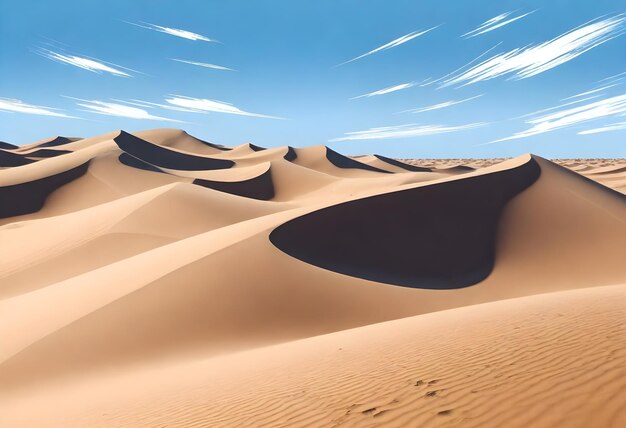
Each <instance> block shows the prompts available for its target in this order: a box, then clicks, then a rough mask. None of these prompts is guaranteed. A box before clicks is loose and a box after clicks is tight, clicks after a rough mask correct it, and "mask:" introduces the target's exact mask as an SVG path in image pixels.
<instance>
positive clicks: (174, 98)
mask: <svg viewBox="0 0 626 428" xmlns="http://www.w3.org/2000/svg"><path fill="white" fill-rule="evenodd" d="M165 102H166V103H168V104H170V105H171V106H174V107H177V108H182V109H185V110H186V111H189V112H193V113H226V114H235V115H239V116H251V117H260V118H265V119H284V118H282V117H276V116H268V115H265V114H259V113H251V112H249V111H244V110H241V109H239V108H238V107H235V106H234V105H233V104H231V103H226V102H223V101H216V100H208V99H204V98H193V97H185V96H181V95H170V97H169V98H166V99H165Z"/></svg>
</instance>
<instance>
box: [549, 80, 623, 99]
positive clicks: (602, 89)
mask: <svg viewBox="0 0 626 428" xmlns="http://www.w3.org/2000/svg"><path fill="white" fill-rule="evenodd" d="M614 86H617V83H616V84H613V85H607V86H603V87H601V88H597V89H592V90H590V91H585V92H581V93H580V94H576V95H572V96H571V97H567V98H563V99H562V100H561V101H567V100H573V99H574V98H581V97H586V96H588V95H591V94H595V93H598V92H602V91H604V90H606V89H609V88H612V87H614Z"/></svg>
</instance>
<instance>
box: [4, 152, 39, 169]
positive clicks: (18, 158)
mask: <svg viewBox="0 0 626 428" xmlns="http://www.w3.org/2000/svg"><path fill="white" fill-rule="evenodd" d="M33 162H36V161H35V160H34V159H29V158H27V157H24V156H22V155H21V154H19V153H13V152H11V151H8V150H4V149H2V148H0V168H6V167H14V166H22V165H27V164H29V163H33Z"/></svg>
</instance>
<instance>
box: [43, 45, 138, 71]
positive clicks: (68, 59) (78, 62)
mask: <svg viewBox="0 0 626 428" xmlns="http://www.w3.org/2000/svg"><path fill="white" fill-rule="evenodd" d="M35 53H37V54H38V55H41V56H43V57H44V58H48V59H50V60H52V61H55V62H59V63H61V64H68V65H73V66H74V67H78V68H82V69H83V70H87V71H91V72H92V73H97V74H103V73H108V74H112V75H114V76H119V77H132V75H130V74H129V73H127V72H126V71H123V70H127V71H135V70H131V69H129V68H126V67H122V66H120V65H117V64H113V63H110V62H106V61H102V60H99V59H95V58H89V57H82V56H77V55H66V54H62V53H59V52H54V51H51V50H49V49H44V48H39V49H37V50H36V51H35Z"/></svg>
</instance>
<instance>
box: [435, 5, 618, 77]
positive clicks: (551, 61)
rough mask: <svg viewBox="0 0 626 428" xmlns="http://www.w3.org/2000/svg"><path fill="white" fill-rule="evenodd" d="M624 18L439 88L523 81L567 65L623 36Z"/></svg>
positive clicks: (497, 61)
mask: <svg viewBox="0 0 626 428" xmlns="http://www.w3.org/2000/svg"><path fill="white" fill-rule="evenodd" d="M625 21H626V15H625V14H619V15H615V16H612V17H609V18H606V19H597V20H594V21H590V22H588V23H587V24H585V25H582V26H580V27H578V28H575V29H573V30H571V31H568V32H567V33H564V34H562V35H560V36H558V37H556V38H554V39H552V40H550V41H547V42H544V43H541V44H539V45H536V46H531V47H527V48H518V49H514V50H512V51H509V52H506V53H502V54H499V55H496V56H494V57H492V58H490V59H488V60H486V61H483V62H482V63H480V64H478V65H476V66H474V67H472V68H470V69H469V70H466V71H463V72H461V73H460V74H458V75H456V76H453V77H451V78H450V79H447V80H445V81H444V82H443V84H442V85H441V86H442V87H444V86H451V85H463V86H464V85H470V84H473V83H476V82H480V81H484V80H490V79H493V78H495V77H499V76H503V75H507V74H512V77H511V78H515V79H525V78H528V77H531V76H535V75H537V74H539V73H543V72H544V71H547V70H550V69H552V68H554V67H557V66H559V65H561V64H563V63H565V62H568V61H570V60H572V59H574V58H576V57H578V56H579V55H581V54H583V53H585V52H587V51H588V50H590V49H593V48H595V47H597V46H600V45H601V44H603V43H606V42H608V41H609V40H612V39H614V38H615V37H618V36H620V35H622V34H623V33H624V22H625Z"/></svg>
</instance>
